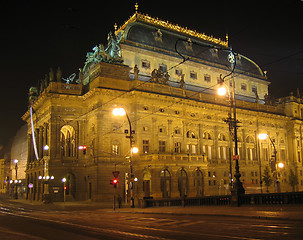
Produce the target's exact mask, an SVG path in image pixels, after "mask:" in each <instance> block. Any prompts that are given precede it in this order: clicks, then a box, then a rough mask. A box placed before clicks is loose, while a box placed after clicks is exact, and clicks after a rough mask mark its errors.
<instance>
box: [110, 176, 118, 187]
mask: <svg viewBox="0 0 303 240" xmlns="http://www.w3.org/2000/svg"><path fill="white" fill-rule="evenodd" d="M118 182H119V181H118V179H117V178H114V179H113V180H110V184H112V185H114V188H117V185H118Z"/></svg>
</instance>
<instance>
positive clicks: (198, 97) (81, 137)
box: [23, 13, 303, 202]
mask: <svg viewBox="0 0 303 240" xmlns="http://www.w3.org/2000/svg"><path fill="white" fill-rule="evenodd" d="M143 17H144V15H139V14H138V13H136V14H135V15H134V16H133V17H132V18H136V19H133V20H131V21H130V20H129V21H128V22H126V23H125V24H124V25H123V26H122V27H121V28H120V29H118V30H117V32H116V34H117V35H118V34H119V31H120V34H122V35H123V37H124V38H122V40H121V42H120V43H119V47H120V48H121V49H120V48H119V50H121V52H122V58H123V59H124V64H122V63H115V62H105V61H100V62H94V63H88V62H87V63H86V66H85V71H84V72H83V73H81V74H82V77H80V78H83V79H82V80H81V81H80V82H78V84H70V83H69V84H67V83H62V82H50V83H49V84H48V86H47V87H46V88H45V89H44V90H43V92H41V93H40V95H39V96H38V98H37V99H36V100H35V101H34V102H33V104H32V107H33V110H34V114H33V123H34V128H35V135H36V142H37V149H38V153H39V159H38V160H37V159H36V157H35V154H34V150H33V141H32V136H31V134H32V132H31V121H30V112H29V111H28V112H27V113H26V114H25V115H24V116H23V119H24V120H25V121H27V122H28V129H29V132H28V149H29V151H28V162H27V170H26V179H27V184H29V183H33V189H32V190H31V191H32V192H31V195H30V191H29V190H28V198H29V197H32V198H33V199H34V200H41V199H42V198H43V195H44V194H45V193H50V194H51V196H52V198H53V200H55V201H63V183H62V181H61V179H62V178H63V177H65V178H66V179H67V182H66V186H67V190H66V195H67V200H72V199H74V200H93V201H105V202H110V201H112V199H113V194H114V188H113V186H112V185H110V180H112V179H113V175H112V172H113V171H119V172H120V173H119V177H118V179H119V184H118V187H117V189H116V195H120V196H121V197H123V198H124V199H125V201H127V200H129V198H130V190H129V182H132V184H133V189H134V197H135V200H136V201H138V200H139V199H142V198H144V197H153V198H163V197H172V198H173V197H183V196H188V197H195V196H203V195H218V194H219V195H223V194H229V193H230V189H229V184H230V182H231V179H230V176H231V175H230V169H232V172H234V163H233V161H232V160H231V158H232V155H233V150H231V151H230V149H233V146H232V145H233V141H232V137H231V135H230V133H229V127H228V125H227V124H226V123H225V122H224V121H223V120H224V119H226V118H227V117H228V113H229V112H230V106H229V102H228V98H227V97H220V96H218V95H216V94H215V90H216V88H217V87H218V82H217V78H219V76H220V74H223V75H226V74H227V73H228V72H230V70H228V68H227V67H223V66H222V65H221V63H220V62H219V61H218V62H217V63H215V62H212V61H210V59H209V58H206V59H204V60H203V59H199V58H198V57H196V58H194V57H191V60H189V61H187V62H184V65H182V64H180V65H179V66H178V67H174V66H175V65H176V63H178V61H179V62H180V56H179V58H178V57H177V56H176V52H175V51H173V50H169V46H168V45H167V46H168V47H167V46H166V45H164V43H165V41H166V38H165V37H167V39H169V37H170V35H169V34H171V35H174V36H175V35H176V34H179V37H180V38H183V39H187V38H189V37H192V38H193V40H195V41H196V42H198V43H200V44H205V42H207V39H206V40H205V39H202V38H200V39H199V38H198V37H196V38H195V36H196V35H195V36H193V34H192V36H191V35H190V32H189V33H187V32H182V31H181V30H180V29H179V30H178V29H177V30H178V31H179V32H178V31H177V30H176V29H171V28H170V27H171V25H167V26H165V25H163V24H162V25H163V26H162V25H161V24H160V23H157V22H152V23H150V22H147V21H144V19H143ZM155 21H158V20H156V19H155ZM135 24H137V25H135ZM157 24H158V25H157ZM131 27H132V28H131ZM136 27H138V29H137V30H138V31H137V30H136ZM139 27H140V28H139ZM142 29H143V30H144V31H147V30H149V31H150V33H151V35H150V36H153V38H154V41H156V42H158V43H157V44H158V45H156V46H151V44H152V42H151V41H149V40H148V39H147V38H144V37H142V39H141V40H142V41H141V40H140V39H139V40H138V41H137V42H135V41H134V40H133V39H134V38H135V37H136V36H138V34H139V35H140V34H142V33H144V31H143V30H142ZM146 29H147V30H146ZM139 30H140V31H139ZM158 30H159V31H160V32H161V33H160V32H159V31H158ZM136 31H137V32H136ZM132 34H133V35H132ZM140 36H141V35H140ZM197 36H198V35H197ZM136 39H138V38H136ZM144 41H145V42H144ZM144 44H145V45H144ZM161 44H162V45H161ZM180 44H183V45H184V42H182V43H180ZM208 44H213V45H212V46H217V45H215V44H216V42H215V40H214V41H208ZM218 44H219V45H220V42H218ZM161 46H162V48H161ZM192 47H193V48H194V46H192ZM222 48H223V50H222ZM184 49H187V50H188V49H189V50H188V51H192V50H191V46H190V45H189V46H187V47H186V45H185V46H184ZM211 49H212V51H214V52H213V53H212V52H211V51H210V50H209V49H206V50H205V51H208V53H209V54H210V55H209V56H211V57H212V58H215V59H216V58H217V57H218V55H219V57H221V56H220V54H221V51H227V50H228V48H226V43H225V42H223V43H221V46H220V48H218V49H219V50H215V49H216V48H211ZM184 51H185V50H184ZM184 54H185V53H184ZM223 56H224V57H226V54H225V53H224V54H223ZM239 56H240V55H238V58H239V62H240V63H239V68H236V69H235V82H236V98H237V102H236V107H237V118H238V120H239V121H240V124H239V125H240V127H239V129H238V151H239V156H240V160H239V165H240V172H241V174H242V177H241V180H242V181H243V186H244V188H245V190H246V193H253V192H260V191H261V189H260V180H261V177H260V176H261V175H262V174H263V172H264V168H265V166H269V165H270V161H271V159H272V153H273V145H272V144H271V142H270V141H269V140H268V139H267V140H259V139H258V134H259V133H261V132H265V133H267V134H268V135H269V136H270V137H271V139H272V140H273V142H274V145H275V148H276V150H277V154H276V159H277V162H283V163H284V164H285V166H284V168H283V169H279V170H278V179H279V181H280V187H281V191H291V189H292V188H291V186H289V184H288V176H289V171H290V169H292V170H293V171H294V172H295V174H296V175H297V176H298V180H299V185H297V186H296V189H297V190H302V188H303V186H302V184H301V183H302V182H303V177H302V170H303V165H302V154H303V153H302V131H301V128H302V118H303V110H302V109H303V107H302V104H301V103H302V101H303V100H302V99H301V98H296V97H293V96H290V97H287V98H284V99H280V100H279V101H278V102H277V104H276V105H275V106H273V105H267V104H264V103H265V102H266V99H265V97H263V96H264V95H266V94H268V92H267V86H268V84H269V82H268V81H267V79H266V76H265V74H263V72H262V70H261V69H260V68H259V67H258V66H257V65H256V64H255V63H253V62H252V61H251V60H249V59H248V58H246V57H244V56H241V57H239ZM222 58H223V57H222ZM241 61H242V62H241ZM241 64H242V65H241ZM245 64H246V65H247V66H246V65H245ZM251 66H254V67H255V70H254V71H253V72H252V71H251V72H243V71H246V70H245V67H248V68H249V67H251ZM153 69H159V71H160V70H161V71H163V73H165V72H168V73H169V75H170V76H167V75H166V76H165V79H166V80H165V81H164V82H163V81H159V80H156V81H155V80H151V79H153V73H152V72H153ZM183 74H184V75H183ZM181 75H183V77H182V78H183V81H184V82H183V84H180V80H181V79H182V78H181ZM159 76H161V75H159ZM163 76H164V75H163ZM171 76H172V77H171ZM154 79H155V78H154ZM157 79H158V78H157ZM227 84H228V82H227ZM244 85H245V86H246V87H244ZM256 93H260V94H259V95H260V97H259V96H257V94H256ZM116 107H123V108H124V109H125V111H126V113H127V115H128V118H129V120H130V123H131V126H132V134H131V135H132V136H133V137H134V138H133V139H132V141H133V146H137V147H138V148H139V152H138V153H137V154H132V156H131V155H130V138H129V137H128V136H129V135H130V133H129V131H130V129H129V122H128V120H127V117H126V116H120V117H117V116H114V115H113V114H112V110H113V109H114V108H116ZM45 145H48V146H49V149H48V150H44V149H43V147H44V146H45ZM79 146H86V147H87V149H86V153H85V154H84V152H83V150H79V149H78V147H79ZM230 163H231V164H230ZM130 165H132V168H133V173H134V178H131V177H130ZM39 176H41V177H43V176H44V177H46V176H54V179H49V180H43V178H42V179H39ZM41 177H40V178H41ZM134 179H135V180H134ZM269 189H270V191H274V187H273V186H270V188H269ZM263 191H264V192H265V186H264V184H263Z"/></svg>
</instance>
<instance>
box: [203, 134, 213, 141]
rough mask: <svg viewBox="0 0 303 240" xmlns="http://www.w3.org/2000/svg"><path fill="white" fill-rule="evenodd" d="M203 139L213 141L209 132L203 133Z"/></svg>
mask: <svg viewBox="0 0 303 240" xmlns="http://www.w3.org/2000/svg"><path fill="white" fill-rule="evenodd" d="M203 139H207V140H211V135H210V133H208V132H205V133H203Z"/></svg>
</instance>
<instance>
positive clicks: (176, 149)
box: [175, 142, 181, 153]
mask: <svg viewBox="0 0 303 240" xmlns="http://www.w3.org/2000/svg"><path fill="white" fill-rule="evenodd" d="M175 153H181V143H180V142H176V143H175Z"/></svg>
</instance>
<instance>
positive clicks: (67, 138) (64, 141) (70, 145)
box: [60, 125, 76, 157]
mask: <svg viewBox="0 0 303 240" xmlns="http://www.w3.org/2000/svg"><path fill="white" fill-rule="evenodd" d="M60 144H61V155H62V156H63V157H75V156H76V137H75V129H74V128H73V127H72V126H69V125H65V126H63V127H62V128H61V130H60Z"/></svg>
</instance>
